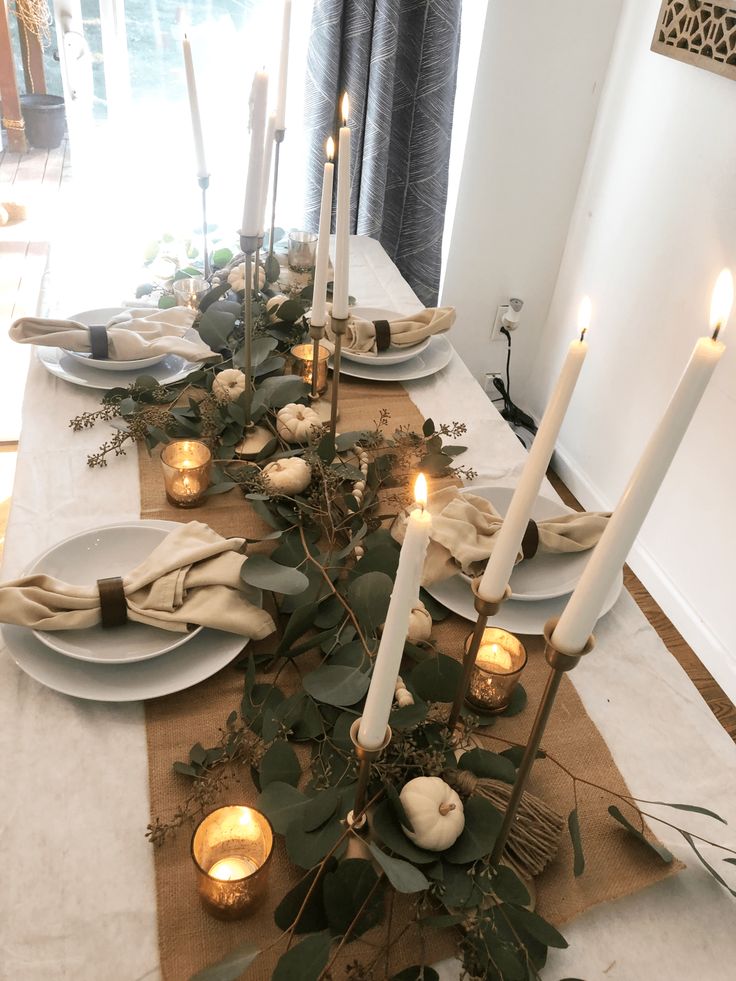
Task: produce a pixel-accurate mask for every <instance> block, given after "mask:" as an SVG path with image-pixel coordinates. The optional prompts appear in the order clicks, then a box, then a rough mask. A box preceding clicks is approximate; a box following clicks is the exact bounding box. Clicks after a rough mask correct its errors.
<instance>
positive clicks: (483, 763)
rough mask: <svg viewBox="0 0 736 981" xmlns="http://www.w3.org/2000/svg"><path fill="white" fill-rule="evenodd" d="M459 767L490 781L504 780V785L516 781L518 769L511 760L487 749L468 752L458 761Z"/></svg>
mask: <svg viewBox="0 0 736 981" xmlns="http://www.w3.org/2000/svg"><path fill="white" fill-rule="evenodd" d="M458 766H459V768H460V769H461V770H469V771H470V772H471V773H474V774H475V776H476V777H485V778H486V779H488V780H503V781H504V783H514V782H515V780H516V767H515V766H514V764H513V763H512V762H511V760H509V759H507V758H506V757H505V756H501V755H500V754H499V753H492V752H491V751H490V750H487V749H471V750H468V752H467V753H463V755H462V756H461V757H460V759H459V760H458Z"/></svg>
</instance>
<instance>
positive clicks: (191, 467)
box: [161, 439, 212, 508]
mask: <svg viewBox="0 0 736 981" xmlns="http://www.w3.org/2000/svg"><path fill="white" fill-rule="evenodd" d="M211 464H212V454H211V453H210V450H209V448H208V447H207V446H206V445H205V444H204V443H201V442H200V441H199V440H196V439H177V440H174V441H173V442H171V443H168V444H167V445H166V446H165V447H164V449H163V450H162V452H161V467H162V469H163V472H164V486H165V488H166V498H167V500H168V502H169V504H173V505H175V506H176V507H180V508H191V507H195V506H196V505H197V504H199V503H200V501H201V500H202V498H203V497H204V494H205V491H206V490H207V488H208V487H209V485H210V466H211Z"/></svg>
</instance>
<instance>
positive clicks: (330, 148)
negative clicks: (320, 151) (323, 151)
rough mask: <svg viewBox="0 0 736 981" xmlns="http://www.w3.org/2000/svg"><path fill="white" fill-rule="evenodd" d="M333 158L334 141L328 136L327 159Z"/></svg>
mask: <svg viewBox="0 0 736 981" xmlns="http://www.w3.org/2000/svg"><path fill="white" fill-rule="evenodd" d="M334 158H335V141H334V140H333V139H332V137H330V138H329V139H328V140H327V159H328V160H334Z"/></svg>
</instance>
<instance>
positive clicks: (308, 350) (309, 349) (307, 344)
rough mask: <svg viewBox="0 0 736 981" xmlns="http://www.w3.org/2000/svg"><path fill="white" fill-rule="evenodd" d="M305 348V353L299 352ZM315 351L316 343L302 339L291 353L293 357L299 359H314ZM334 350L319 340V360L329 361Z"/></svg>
mask: <svg viewBox="0 0 736 981" xmlns="http://www.w3.org/2000/svg"><path fill="white" fill-rule="evenodd" d="M301 349H303V350H304V352H305V353H304V354H301V353H299V352H300V350H301ZM313 351H314V345H313V344H312V342H311V341H301V342H300V343H299V344H294V345H293V347H292V348H291V351H290V354H291V356H292V357H293V358H297V359H298V360H299V361H309V362H311V361H313V360H314V359H313V358H312V356H311V355H312V353H313ZM331 354H332V351H330V349H329V348H328V347H326V346H325V345H324V344H323V343H322V342H321V341H320V342H319V360H320V361H327V359H328V358H329V357H330V356H331Z"/></svg>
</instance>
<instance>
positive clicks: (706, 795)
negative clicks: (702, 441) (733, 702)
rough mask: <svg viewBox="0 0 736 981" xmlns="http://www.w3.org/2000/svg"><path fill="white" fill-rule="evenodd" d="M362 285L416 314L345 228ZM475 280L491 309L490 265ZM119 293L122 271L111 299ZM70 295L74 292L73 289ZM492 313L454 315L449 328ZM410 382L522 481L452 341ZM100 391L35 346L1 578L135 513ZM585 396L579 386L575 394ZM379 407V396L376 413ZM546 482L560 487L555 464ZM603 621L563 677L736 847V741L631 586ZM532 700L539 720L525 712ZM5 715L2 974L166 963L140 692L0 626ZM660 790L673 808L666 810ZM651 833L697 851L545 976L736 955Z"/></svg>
mask: <svg viewBox="0 0 736 981" xmlns="http://www.w3.org/2000/svg"><path fill="white" fill-rule="evenodd" d="M350 292H351V293H352V294H353V295H354V296H355V297H356V299H357V301H358V302H359V303H360V304H361V305H362V306H365V307H371V308H378V309H388V310H392V311H396V312H397V313H403V314H407V313H411V312H413V311H415V310H416V309H418V308H419V307H420V306H421V304H420V303H419V301H418V300H417V297H416V295H415V294H414V292H413V291H412V289H411V287H410V286H409V284H408V283H407V282H406V281H405V280H404V278H403V277H402V276H401V274H400V272H399V270H398V269H397V267H396V265H395V264H394V263H393V262H392V261H391V259H390V258H389V256H388V255H387V253H386V252H385V251H384V249H383V248H382V246H381V245H380V244H379V243H378V242H377V241H375V240H373V239H371V238H367V237H358V236H356V237H353V238H352V239H351V260H350ZM479 293H481V296H479V303H478V305H477V306H478V309H481V310H482V308H483V303H482V286H481V284H479ZM452 299H453V298H452V297H451V296H446V297H444V302H445V303H446V304H452ZM119 300H120V296H119V295H116V294H114V290H112V289H111V290H110V292H109V293H108V295H107V297H106V305H108V306H112V305H114V304H115V303H116V302H118V301H119ZM60 302H62V301H60V300H59V298H58V296H56V297H55V294H54V283H53V260H52V266H51V272H50V279H49V282H48V283H47V296H46V310H47V314H53V315H55V316H62V315H64V313H66V314H68V313H69V310H68V309H67V308H64V309H60V307H59V303H60ZM69 302H70V301H69V298H68V297H65V298H64V300H63V303H64V304H67V305H68V304H69ZM85 305H86V306H91V305H92V304H91V303H90V302H89V297H88V296H87V295H85V285H84V283H83V282H82V281H80V282H79V284H78V294H77V296H76V307H77V308H78V309H82V308H84V307H85ZM490 309H491V303H490V300H489V303H488V310H489V311H490ZM488 315H489V316H490V313H489V314H488ZM481 329H483V330H485V328H482V325H480V324H478V323H477V322H465V321H464V320H463V319H462V318H461V319H459V320H458V322H457V323H456V324H455V325H454V326H453V328H452V330H451V331H450V333H449V335H447V336H448V337H449V338H450V339H452V336H453V334H455V335H458V334H460V333H461V332H474V331H475V332H480V331H481ZM591 357H595V350H594V344H593V343H591ZM405 388H406V391H407V393H408V395H409V397H410V398H411V400H412V402H413V403H414V405H415V406H416V407H417V408H418V410H419V411H420V412H421V413H422V414H423V415H424V416H425V417H428V416H430V415H431V417H432V418H433V419H435V420H437V421H440V420H441V421H446V422H451V421H461V422H463V423H465V424H466V425H467V434H466V435H465V436H463V438H462V442H463V443H464V444H466V445H467V452H466V453H465V454H463V457H462V463H463V464H464V465H466V466H468V467H471V468H472V469H473V470H474V471H475V472H476V474H477V476H476V477H475V478H474V482H475V483H476V484H479V485H480V484H483V485H489V484H490V485H499V486H506V487H508V486H512V485H513V484H514V482H515V481H516V480H517V479H518V476H519V474H520V472H521V470H522V468H523V466H524V461H525V458H526V450H525V449H524V447H523V446H522V444H521V442H520V441H519V439H518V438H517V436H516V435H515V434H514V432H513V431H512V429H511V428H510V427H509V425H508V423H507V422H506V421H505V420H504V419H503V418H502V417H501V415H500V413H499V412H498V410H497V409H496V407H495V406H494V404H493V403H492V402H491V400H490V398H489V396H488V395H487V394H486V393H485V392H484V391H483V390H482V388H481V387H480V385H479V384H478V382H477V381H476V379H475V378H474V377H473V374H472V373H471V371H470V370H469V368H468V367H467V366H466V365H465V364H464V363H463V361H462V360H461V359H460V357H459V356H458V355H457V354H456V353H454V352H453V354H452V357H451V360H450V362H449V364H448V365H447V366H446V367H445V368H444V369H443V370H441V371H438V372H437V373H435V374H433V375H431V376H429V377H425V378H422V379H419V380H414V381H407V382H405ZM99 397H100V393H99V392H94V391H90V390H87V389H83V388H80V387H76V386H74V385H72V384H69V383H68V382H66V381H64V380H62V379H60V378H57V377H54V376H52V375H51V374H50V373H49V372H48V371H46V370H45V369H44V367H43V365H42V364H41V363H40V361H39V360H38V358H36V357H33V358H32V359H31V363H30V368H29V372H28V378H27V383H26V387H25V398H24V404H23V426H22V433H21V437H20V443H19V447H18V456H17V469H16V475H15V485H14V488H13V496H12V508H11V511H10V517H9V521H8V527H7V534H6V539H5V549H4V556H3V564H2V578H3V580H4V581H6V580H10V579H13V578H16V577H18V576H20V575H22V574H23V572H24V570H25V569H26V568H28V567H29V566H30V565H31V563H32V562H33V560H34V558H35V557H36V556H37V555H39V554H40V553H42V552H43V551H45V550H46V549H48V548H49V547H51V546H52V545H54V544H55V543H58V542H60V541H62V540H64V539H66V538H68V537H69V536H72V535H75V534H77V533H80V532H83V531H85V530H88V529H94V528H96V527H101V526H104V525H108V524H114V523H120V522H125V521H133V520H137V519H138V518H139V517H140V489H139V478H138V466H137V460H136V450H135V448H133V449H131V450H129V451H128V452H127V453H126V455H124V456H120V457H115V458H111V459H110V461H109V464H108V465H107V466H106V467H104V468H95V469H91V468H90V467H89V466H88V465H87V456H88V454H89V453H92V452H94V451H95V450H96V448H97V446H98V445H99V443H100V440H101V432H100V428H99V427H96V428H92V429H82V430H81V431H79V432H75V431H73V429H72V428H70V426H69V420H70V419H71V418H72V417H74V416H77V415H79V414H80V413H82V412H85V411H92V410H94V409H95V408H96V407H97V406H98V404H99ZM377 409H378V406H376V410H377ZM583 409H584V406H581V405H580V404H579V403H578V404H576V403H575V401H573V405H572V407H571V410H570V411H572V412H576V411H578V412H579V411H583ZM371 410H372V407H371V406H369V405H367V406H366V417H370V413H371ZM654 422H655V420H652V424H654ZM141 452H145V450H141ZM626 476H627V475H625V474H622V475H621V477H622V484H623V482H624V479H625V477H626ZM469 486H471V487H472V483H471V484H470V485H469ZM542 493H543V494H544V495H545V496H547V497H549V498H552V499H555V497H556V495H555V492H554V490H553V489H552V487H551V485H550V484H549V483H547V482H545V484H544V486H543V490H542ZM680 558H681V561H682V562H687V561H688V556H686V555H682V556H681V557H680ZM721 588H723V587H721ZM723 592H724V595H723V601H724V602H726V591H725V588H724V589H723ZM596 640H597V643H596V647H595V650H594V651H593V653H592V654H591V655H590V656H588V657H586V658H584V659H583V662H582V663H581V664H580V666H579V667H578V669H577V670H576V671H574V672H572V673H571V675H570V680H571V682H572V684H573V685H574V687H575V689H576V690H577V693H578V694H579V696H580V698H581V699H582V702H583V704H584V706H585V709H586V710H587V712H588V714H589V716H590V717H591V719H592V720H593V722H594V723H595V725H596V726H597V728H598V729H599V731H600V733H601V734H602V735H603V737H604V739H605V741H606V743H607V745H608V748H609V750H610V752H611V754H612V756H613V759H614V760H615V763H616V765H617V766H618V768H619V770H620V771H621V773H622V774H623V776H624V778H625V780H626V782H627V783H628V786H629V788H630V789H631V793H632V794H633V795H634V796H635V797H637V798H642V799H645V800H647V801H674V802H685V803H693V804H697V805H700V806H702V807H705V808H709V809H711V810H713V811H715V812H717V813H718V814H719V815H721V816H722V817H723V819H724V820H725V821H727V822H728V825H727V826H724V825H722V824H719V823H717V822H714V821H713V820H711V819H709V818H707V817H705V816H703V815H700V814H696V813H687V814H686V815H685V817H683V815H682V812H678V822H676V823H680V822H682V823H684V826H686V827H687V828H688V829H691V830H693V831H694V832H696V833H697V834H700V835H702V836H703V837H705V838H714V837H715V838H717V840H719V841H723V842H724V843H727V844H729V846H730V847H736V831H734V827H736V792H735V790H734V788H735V787H736V746H734V743H733V741H732V739H731V738H730V737H729V735H728V734H727V733H726V731H725V730H724V729H723V728H722V726H721V725H720V723H719V722H718V720H717V719H716V718H715V717H714V715H713V714H712V713H711V711H710V709H709V708H708V706H707V705H706V703H705V701H704V700H703V699H702V697H701V696H700V694H699V693H698V691H697V690H696V688H695V686H694V685H693V683H692V681H691V680H690V679H689V678H688V676H687V675H686V673H685V672H684V670H683V669H682V667H681V666H680V664H679V663H678V662H677V660H676V659H675V657H674V656H673V655H672V654H671V653H670V652H669V651H668V650H667V648H666V647H665V645H664V643H663V642H662V640H661V639H660V637H659V636H658V634H657V632H656V631H655V629H654V628H653V627H652V626H651V625H650V624H649V622H648V620H647V619H646V617H645V616H644V614H643V612H642V611H641V610H640V609H639V607H638V605H637V603H636V602H635V601H634V599H633V598H632V597H631V595H629V593H628V592H626V591H625V590H624V591H622V593H621V595H620V596H619V598H618V600H617V601H616V603H615V605H614V606H613V608H612V609H611V610H610V612H609V613H607V614H606V615H605V616H604V617H603V618H602V619H601V620H600V621H599V623H598V625H597V627H596ZM527 714H528V716H529V725H531V720H532V712H531V711H529V712H528V713H527ZM0 720H1V721H0V801H2V805H1V806H0V870H2V871H1V872H0V978H1V979H3V981H41V979H43V981H49V979H59V981H60V979H70V981H71V979H73V981H87V979H89V981H99V979H100V978H106V979H109V981H143V979H155V978H158V977H161V976H162V975H161V968H160V964H159V947H158V931H157V909H156V891H155V882H154V860H153V855H152V846H151V844H150V843H149V842H148V840H147V839H146V835H145V832H146V826H147V824H148V822H149V820H150V809H149V783H148V779H149V771H148V761H147V744H146V733H145V723H144V704H143V703H142V702H140V701H137V702H124V703H116V702H103V701H94V700H87V699H82V698H77V697H70V696H69V695H65V694H60V693H59V692H57V691H54V690H52V689H51V688H48V687H44V686H43V685H42V684H39V683H38V682H37V681H35V680H33V678H31V677H30V676H29V675H27V674H26V673H24V672H23V671H22V670H21V669H20V668H19V667H18V665H17V664H16V662H15V661H14V659H13V657H12V656H11V654H10V653H9V652H8V651H7V649H6V647H5V645H4V643H3V645H2V653H0ZM649 809H651V810H652V812H653V813H656V814H658V815H661V816H662V817H663V818H664V819H665V820H669V821H672V820H673V818H672V815H673V813H674V812H673V811H671V810H668V809H666V808H662V807H659V806H657V805H650V808H649ZM656 833H657V835H658V837H659V838H660V840H661V841H662V842H663V843H664V844H665V845H666V846H667V848H669V849H670V851H671V852H672V853H673V854H674V855H675V856H676V857H677V858H678V859H680V860H681V861H682V862H683V863H685V865H686V868H685V869H683V870H682V871H680V872H678V873H677V874H674V875H671V876H670V877H668V878H666V879H664V880H663V881H660V882H658V883H657V884H656V885H653V886H650V887H649V888H647V889H644V890H642V891H640V892H637V893H635V894H633V895H630V896H627V897H625V898H622V899H619V900H616V901H615V902H608V903H603V904H601V905H598V906H596V907H594V908H592V909H590V910H588V911H587V912H585V913H584V914H583V915H581V916H580V917H578V918H577V919H576V920H574V921H573V922H571V923H569V924H567V925H566V926H565V928H564V934H565V937H566V939H567V940H568V942H569V947H568V949H566V950H553V951H550V955H549V959H548V962H547V966H546V967H545V969H544V970H543V972H542V976H543V977H544V978H545V979H555V981H559V979H562V978H567V977H575V978H584V979H586V981H594V979H603V978H605V979H609V981H611V979H618V981H635V979H636V981H641V979H685V978H699V979H703V981H708V979H717V978H725V977H728V976H730V975H731V974H732V972H733V970H734V967H733V965H734V964H736V928H735V925H736V900H734V898H733V896H731V895H729V893H728V892H727V891H726V890H725V889H724V888H722V886H720V885H719V884H718V883H717V882H716V881H714V879H713V878H712V877H711V876H710V875H708V873H707V872H706V870H705V869H704V868H703V867H702V865H701V864H700V863H699V862H698V861H697V859H696V858H695V856H694V855H693V853H692V851H691V850H690V848H689V847H688V846H687V843H686V842H685V841H684V840H683V839H682V837H681V836H680V834H679V833H678V832H676V831H675V830H674V829H670V828H668V827H667V826H664V825H657V828H656ZM704 855H706V857H708V858H709V859H710V860H711V861H712V862H713V863H714V864H716V865H717V866H718V868H719V870H721V871H722V874H723V875H724V878H726V879H727V880H730V882H731V884H732V885H734V886H736V868H734V866H732V865H731V866H729V865H726V864H724V863H723V861H722V856H716V855H715V853H714V851H713V850H712V849H710V848H709V847H707V846H706V847H704ZM724 870H725V871H724ZM223 953H225V951H223ZM440 974H441V977H442V978H443V981H444V979H450V978H457V977H459V965H458V963H457V962H455V961H446V962H443V963H442V965H441V966H440ZM176 981H179V979H176ZM182 981H184V979H182Z"/></svg>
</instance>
